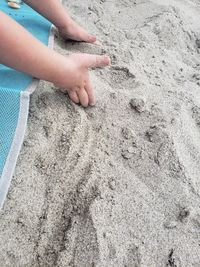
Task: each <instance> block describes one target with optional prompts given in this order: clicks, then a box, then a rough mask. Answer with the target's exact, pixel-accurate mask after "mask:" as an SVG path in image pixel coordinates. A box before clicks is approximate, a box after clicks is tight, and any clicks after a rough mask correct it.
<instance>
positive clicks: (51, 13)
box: [24, 0, 97, 43]
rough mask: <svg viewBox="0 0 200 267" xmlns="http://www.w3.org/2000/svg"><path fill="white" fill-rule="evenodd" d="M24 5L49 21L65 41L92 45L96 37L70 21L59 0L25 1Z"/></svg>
mask: <svg viewBox="0 0 200 267" xmlns="http://www.w3.org/2000/svg"><path fill="white" fill-rule="evenodd" d="M24 2H25V3H26V4H28V5H29V6H31V7H32V8H33V9H35V10H36V11H37V12H38V13H40V14H41V15H42V16H44V17H45V18H47V19H48V20H49V21H51V22H52V23H53V24H54V25H55V26H56V27H57V29H58V31H59V33H60V34H61V35H62V36H63V37H64V38H66V39H71V40H75V41H83V42H88V43H94V42H95V41H96V39H97V38H96V37H95V36H94V35H91V34H89V33H88V32H87V31H86V30H85V29H84V28H82V27H81V26H80V25H78V24H77V23H76V22H75V21H73V20H72V19H71V17H70V16H69V14H68V13H67V11H66V10H65V9H64V8H63V6H62V4H61V3H60V1H59V0H40V1H36V0H25V1H24Z"/></svg>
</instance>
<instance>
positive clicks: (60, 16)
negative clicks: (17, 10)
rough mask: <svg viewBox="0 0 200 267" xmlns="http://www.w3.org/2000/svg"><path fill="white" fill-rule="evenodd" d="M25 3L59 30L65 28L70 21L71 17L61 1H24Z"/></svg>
mask: <svg viewBox="0 0 200 267" xmlns="http://www.w3.org/2000/svg"><path fill="white" fill-rule="evenodd" d="M24 2H25V3H26V4H28V5H29V6H31V7H32V8H33V9H34V10H36V11H37V12H38V13H40V14H41V15H42V16H44V17H45V18H47V19H48V20H49V21H51V22H52V23H53V24H54V25H55V26H56V27H58V28H62V27H65V26H66V23H67V21H70V16H69V15H68V13H67V11H66V10H65V9H64V7H63V6H62V4H61V2H60V1H59V0H24Z"/></svg>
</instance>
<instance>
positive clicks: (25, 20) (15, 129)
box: [0, 1, 51, 208]
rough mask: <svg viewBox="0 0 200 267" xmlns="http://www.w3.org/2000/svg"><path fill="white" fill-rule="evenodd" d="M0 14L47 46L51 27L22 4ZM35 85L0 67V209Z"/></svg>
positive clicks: (3, 5)
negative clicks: (3, 14)
mask: <svg viewBox="0 0 200 267" xmlns="http://www.w3.org/2000/svg"><path fill="white" fill-rule="evenodd" d="M0 10H1V11H3V12H4V13H6V14H7V15H9V16H10V17H12V18H13V19H14V20H16V21H17V22H18V23H20V24H21V25H22V26H23V27H24V28H26V29H27V30H28V31H29V32H30V33H32V34H33V35H34V36H35V37H36V38H37V39H39V40H40V41H41V42H43V43H44V44H46V45H47V44H48V43H49V36H50V32H51V23H50V22H49V21H47V20H46V19H45V18H43V17H42V16H41V15H40V14H38V13H37V12H36V11H34V10H33V9H32V8H30V7H29V6H28V5H26V4H24V3H23V4H22V5H21V8H20V9H17V10H16V9H12V8H10V7H9V6H8V4H7V2H6V1H5V2H4V1H1V3H0ZM0 23H1V22H0ZM0 42H1V40H0ZM13 45H14V44H13ZM27 45H28V44H27ZM22 56H23V55H22ZM37 84H38V80H36V79H33V78H32V77H31V76H29V75H26V74H24V73H21V72H18V71H16V70H13V69H11V68H8V67H6V66H4V65H1V64H0V208H1V207H2V206H3V203H4V201H5V198H6V194H7V192H8V189H9V185H10V182H11V178H12V175H13V172H14V168H15V165H16V161H17V157H18V155H19V152H20V148H21V145H22V142H23V138H24V134H25V129H26V124H27V117H28V108H29V96H30V93H31V92H33V90H34V88H35V87H36V85H37Z"/></svg>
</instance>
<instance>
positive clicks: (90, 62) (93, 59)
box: [84, 54, 110, 68]
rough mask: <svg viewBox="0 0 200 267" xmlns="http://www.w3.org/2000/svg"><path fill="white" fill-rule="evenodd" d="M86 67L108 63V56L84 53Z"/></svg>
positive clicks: (95, 66) (106, 64) (96, 66)
mask: <svg viewBox="0 0 200 267" xmlns="http://www.w3.org/2000/svg"><path fill="white" fill-rule="evenodd" d="M84 63H85V65H86V67H88V68H101V67H105V66H108V65H110V58H109V57H108V56H106V55H104V56H99V55H89V54H87V55H85V61H84Z"/></svg>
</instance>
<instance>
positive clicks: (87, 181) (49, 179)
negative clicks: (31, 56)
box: [0, 0, 200, 267]
mask: <svg viewBox="0 0 200 267" xmlns="http://www.w3.org/2000/svg"><path fill="white" fill-rule="evenodd" d="M64 5H65V6H66V7H68V9H69V11H70V12H71V14H72V15H73V17H74V18H76V20H77V21H78V22H79V23H80V24H82V25H83V26H85V27H86V28H87V29H88V30H89V31H90V32H92V33H95V34H96V35H97V36H98V37H99V38H100V39H101V41H102V43H103V46H102V47H96V46H93V45H90V44H84V43H73V42H64V41H63V40H62V39H60V38H56V44H55V50H57V51H59V52H60V53H62V54H66V55H67V54H69V53H72V52H87V53H88V52H90V53H93V54H95V53H97V54H103V53H107V54H109V55H110V56H111V58H112V65H111V66H110V67H109V68H106V69H100V70H97V71H92V72H91V80H92V82H93V84H94V87H95V92H96V96H97V98H98V103H97V105H96V107H92V108H87V109H84V108H82V107H80V106H77V105H73V104H72V103H71V102H70V101H69V99H68V97H67V96H66V95H65V94H63V93H62V92H58V91H57V90H55V88H54V87H53V86H52V85H51V84H49V83H45V82H41V84H40V86H39V87H38V88H37V90H36V92H35V93H34V94H33V95H32V97H31V104H30V113H29V121H28V128H27V133H26V138H25V141H24V144H23V148H22V150H21V154H20V157H19V160H18V164H17V167H16V170H15V175H14V177H13V180H12V185H11V188H10V191H9V194H8V198H7V201H6V203H5V205H4V209H3V211H2V212H1V215H0V267H18V266H20V267H24V266H27V267H29V266H30V267H38V266H41V267H50V266H51V267H167V266H169V267H200V2H199V1H198V0H168V1H167V0H163V1H161V0H149V1H148V0H146V1H145V0H135V1H133V0H96V1H94V0H93V1H89V0H76V1H69V0H68V1H65V2H64Z"/></svg>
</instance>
